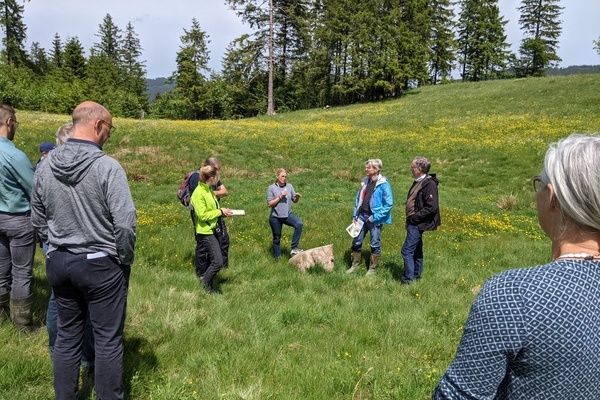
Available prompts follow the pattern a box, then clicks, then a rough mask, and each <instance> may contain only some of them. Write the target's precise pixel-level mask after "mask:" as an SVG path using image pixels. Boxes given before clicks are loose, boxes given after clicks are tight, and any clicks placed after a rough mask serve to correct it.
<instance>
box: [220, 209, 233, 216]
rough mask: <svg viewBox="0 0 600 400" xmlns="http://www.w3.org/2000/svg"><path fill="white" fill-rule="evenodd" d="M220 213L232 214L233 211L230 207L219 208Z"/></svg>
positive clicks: (224, 214)
mask: <svg viewBox="0 0 600 400" xmlns="http://www.w3.org/2000/svg"><path fill="white" fill-rule="evenodd" d="M221 213H223V216H224V217H231V216H233V211H231V208H221Z"/></svg>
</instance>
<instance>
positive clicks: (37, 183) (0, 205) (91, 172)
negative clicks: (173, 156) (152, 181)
mask: <svg viewBox="0 0 600 400" xmlns="http://www.w3.org/2000/svg"><path fill="white" fill-rule="evenodd" d="M72 117H73V122H72V126H67V127H64V129H62V130H61V129H59V132H58V133H57V139H59V138H68V139H67V140H66V141H65V142H64V143H61V142H60V140H57V142H58V144H60V145H59V146H58V147H56V149H51V151H50V149H49V146H44V148H40V150H41V151H42V154H43V153H44V151H45V150H47V151H48V153H47V154H43V156H44V157H42V159H41V160H40V161H39V162H38V164H37V165H36V169H35V174H34V168H33V166H32V165H31V163H30V162H29V160H28V158H27V156H26V155H25V154H24V153H23V152H22V151H20V150H18V149H16V148H15V146H14V144H13V143H12V141H13V139H14V137H15V132H16V129H17V127H18V124H19V123H18V122H17V119H16V112H15V110H14V109H13V108H12V107H10V106H8V105H6V104H0V316H1V317H3V318H7V317H8V318H10V319H11V320H12V321H13V323H14V324H15V325H16V326H18V327H19V328H20V329H21V330H23V331H25V332H30V331H32V330H33V329H34V326H33V321H32V312H31V305H32V288H31V281H32V278H33V259H34V255H35V247H36V241H37V239H39V240H40V241H41V243H43V245H44V250H45V258H46V276H47V278H48V281H49V283H50V285H51V287H52V296H51V299H50V304H49V310H48V318H49V321H48V322H49V326H48V329H49V333H50V343H49V344H50V348H51V355H52V362H53V370H54V393H55V396H56V398H57V399H76V398H77V393H78V385H79V372H80V365H81V362H82V349H85V346H84V330H85V326H86V323H87V324H91V326H92V328H93V339H92V343H93V344H92V346H93V347H94V349H93V350H92V352H93V353H95V354H93V356H90V358H95V360H94V362H95V368H94V369H93V372H94V381H95V387H96V394H97V396H98V398H101V399H123V398H124V392H123V387H122V378H123V353H124V348H123V328H124V322H125V311H126V307H127V292H128V286H129V274H130V271H131V264H132V263H133V260H134V247H135V241H136V211H135V206H134V203H133V198H132V196H131V192H130V190H129V184H128V181H127V176H126V174H125V171H124V170H123V168H122V167H121V165H120V164H119V163H118V162H117V161H116V160H114V159H113V158H111V157H109V156H107V155H106V154H105V153H104V152H103V151H102V145H103V144H104V143H105V142H106V141H107V140H108V139H109V138H110V135H111V133H113V132H114V130H115V127H114V126H113V125H112V116H111V115H110V113H109V112H108V110H106V109H105V108H104V107H102V106H101V105H100V104H97V103H94V102H91V101H86V102H83V103H81V104H79V105H78V106H77V107H76V108H75V109H74V111H73V115H72ZM53 303H55V305H56V307H55V310H54V311H53V313H55V314H53V315H55V316H51V310H50V309H51V307H52V305H53ZM52 320H54V321H56V330H55V332H56V335H55V337H53V336H52V329H53V328H51V324H52ZM86 321H87V322H86Z"/></svg>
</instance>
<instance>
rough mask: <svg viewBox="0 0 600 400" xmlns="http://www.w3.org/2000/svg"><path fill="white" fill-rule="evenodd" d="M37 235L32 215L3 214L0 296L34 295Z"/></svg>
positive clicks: (0, 230) (20, 296) (0, 214)
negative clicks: (32, 222)
mask: <svg viewBox="0 0 600 400" xmlns="http://www.w3.org/2000/svg"><path fill="white" fill-rule="evenodd" d="M34 256H35V235H34V234H33V225H31V217H30V216H29V214H24V215H9V214H4V213H0V294H5V293H10V297H12V298H13V299H22V298H26V297H29V296H30V295H31V292H32V291H31V281H32V279H33V257H34Z"/></svg>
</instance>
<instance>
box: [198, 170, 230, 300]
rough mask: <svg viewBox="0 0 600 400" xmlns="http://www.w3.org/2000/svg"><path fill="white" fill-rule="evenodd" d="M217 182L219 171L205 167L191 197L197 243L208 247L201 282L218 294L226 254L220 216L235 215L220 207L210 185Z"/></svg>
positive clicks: (209, 290) (212, 292)
mask: <svg viewBox="0 0 600 400" xmlns="http://www.w3.org/2000/svg"><path fill="white" fill-rule="evenodd" d="M218 181H219V171H218V170H217V169H216V168H215V167H213V166H211V165H206V166H204V167H202V168H201V169H200V182H199V183H198V187H197V188H196V189H195V190H194V193H192V197H191V198H190V204H191V205H192V208H193V212H194V220H195V223H194V225H195V227H196V246H200V245H204V246H205V248H206V249H207V253H206V255H207V257H208V260H207V261H208V268H207V269H206V272H205V273H204V276H203V277H202V285H203V286H204V289H206V290H207V291H208V292H209V293H211V294H218V293H219V292H218V291H217V290H216V289H215V288H214V287H213V280H214V278H215V276H217V273H219V270H220V269H221V267H223V255H222V254H221V245H220V242H219V241H220V237H221V234H222V224H223V222H222V221H221V217H222V216H225V217H231V216H232V215H233V214H232V212H231V210H230V209H229V208H221V207H220V206H219V201H218V200H217V197H216V196H215V194H214V192H213V191H212V189H211V188H210V186H211V185H215V184H216V183H217V182H218ZM197 261H198V260H196V262H197Z"/></svg>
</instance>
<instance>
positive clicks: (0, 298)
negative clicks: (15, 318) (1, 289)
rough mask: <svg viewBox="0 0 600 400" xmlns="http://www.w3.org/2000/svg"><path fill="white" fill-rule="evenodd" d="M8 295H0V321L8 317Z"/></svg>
mask: <svg viewBox="0 0 600 400" xmlns="http://www.w3.org/2000/svg"><path fill="white" fill-rule="evenodd" d="M9 303H10V293H4V294H0V319H8V318H9V316H10V311H9V310H10V308H9Z"/></svg>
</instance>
